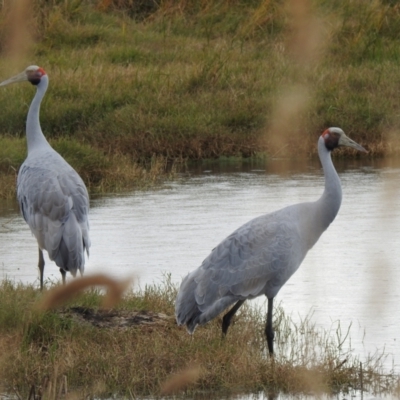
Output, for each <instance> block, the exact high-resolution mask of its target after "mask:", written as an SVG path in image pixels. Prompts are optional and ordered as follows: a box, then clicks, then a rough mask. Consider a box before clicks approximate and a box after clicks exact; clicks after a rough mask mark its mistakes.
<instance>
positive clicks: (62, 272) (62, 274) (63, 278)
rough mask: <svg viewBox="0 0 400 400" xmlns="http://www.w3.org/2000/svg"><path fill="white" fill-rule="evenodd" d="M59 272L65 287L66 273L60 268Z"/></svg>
mask: <svg viewBox="0 0 400 400" xmlns="http://www.w3.org/2000/svg"><path fill="white" fill-rule="evenodd" d="M60 272H61V277H62V281H63V285H65V276H66V275H67V271H64V270H63V269H62V268H60Z"/></svg>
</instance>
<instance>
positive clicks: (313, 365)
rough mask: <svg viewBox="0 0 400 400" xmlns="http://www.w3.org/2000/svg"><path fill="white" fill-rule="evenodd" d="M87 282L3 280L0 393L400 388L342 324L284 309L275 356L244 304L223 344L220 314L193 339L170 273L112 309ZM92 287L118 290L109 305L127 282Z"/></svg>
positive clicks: (279, 313) (255, 313)
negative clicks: (178, 312) (352, 344)
mask: <svg viewBox="0 0 400 400" xmlns="http://www.w3.org/2000/svg"><path fill="white" fill-rule="evenodd" d="M86 279H87V280H86V281H82V283H73V284H74V285H75V289H74V286H71V287H68V286H67V288H61V289H59V288H55V289H54V288H53V289H51V290H45V292H44V294H41V293H40V292H39V291H38V290H37V289H35V288H33V287H32V286H29V285H28V286H23V285H19V284H14V283H11V282H9V281H3V282H2V283H1V285H0V305H1V307H0V333H1V334H0V382H1V386H2V387H1V390H3V391H5V392H7V393H15V394H17V395H18V396H19V397H20V398H23V397H26V396H27V395H28V393H29V392H31V395H32V393H33V392H35V393H36V394H37V395H38V396H40V397H38V398H42V396H43V398H46V399H55V398H59V397H60V396H61V395H62V394H63V393H64V392H65V391H66V390H67V388H68V395H67V398H71V399H72V398H83V397H85V398H86V397H87V396H112V395H119V396H125V397H127V398H136V397H137V396H144V395H153V396H158V395H162V394H172V393H175V394H192V395H193V394H195V393H199V392H206V393H207V392H208V393H213V396H215V395H216V393H220V394H237V393H254V392H257V391H266V392H268V393H279V392H285V393H291V394H299V393H314V394H318V393H321V394H322V393H328V394H332V393H337V392H339V391H344V392H346V391H348V390H360V389H361V388H362V389H364V390H368V391H370V392H373V393H385V394H387V393H392V394H393V393H397V395H398V394H399V393H400V392H399V377H398V376H396V375H395V374H393V373H390V372H387V371H386V372H384V370H383V367H382V365H383V361H384V358H385V356H384V354H379V355H374V356H372V357H369V358H368V359H367V360H365V361H364V362H363V364H362V365H361V363H360V360H359V359H358V358H357V357H356V356H354V355H353V354H352V353H351V352H350V350H348V349H346V343H347V342H346V339H347V333H346V332H341V329H340V326H338V329H337V334H336V336H335V337H331V336H329V335H328V334H327V333H326V332H323V331H321V330H320V329H318V328H316V326H315V325H313V324H312V323H310V321H309V319H307V318H306V319H305V320H304V321H303V322H301V323H300V324H295V323H294V322H293V321H292V320H291V319H290V318H288V317H287V316H285V314H284V312H283V310H282V309H281V308H280V307H278V308H277V309H276V310H275V316H274V320H275V330H276V349H277V354H276V357H275V359H274V360H272V359H271V358H270V357H269V356H268V355H267V353H268V352H267V349H266V343H265V339H264V337H263V333H262V332H263V326H264V311H262V310H261V309H256V308H253V307H243V310H242V312H241V313H240V314H239V315H238V317H237V318H236V320H235V323H234V326H232V328H231V330H230V332H229V334H228V336H227V338H226V339H225V340H221V330H220V321H218V320H215V321H213V322H211V323H209V324H208V325H206V326H204V327H201V328H199V329H197V330H196V332H195V335H194V336H193V337H191V336H190V335H188V334H187V332H186V331H185V329H183V328H182V327H177V326H176V323H175V320H174V317H173V308H174V306H173V304H174V299H175V296H176V288H175V287H174V286H173V285H171V283H170V281H169V280H168V279H166V281H165V283H164V284H163V285H162V286H147V287H146V288H145V289H144V290H140V291H138V292H133V291H129V292H128V293H126V294H125V295H124V296H123V298H122V300H120V301H119V303H118V304H117V305H115V306H114V308H113V309H110V308H108V309H103V310H101V304H103V301H104V297H105V295H104V292H101V291H100V290H98V289H93V288H92V289H88V290H86V291H85V292H84V293H83V294H82V293H81V294H79V295H78V294H77V293H74V291H75V290H77V291H79V292H80V291H81V290H82V289H83V287H84V286H87V285H90V278H86ZM74 282H76V281H74ZM92 283H97V284H102V285H104V284H105V285H106V287H110V288H112V289H113V290H112V295H111V296H109V298H108V300H107V301H110V298H111V299H114V300H113V301H116V300H117V299H118V297H119V294H118V292H121V290H122V286H123V285H122V286H121V285H120V283H115V282H113V281H111V280H109V278H105V277H100V278H99V277H95V278H94V281H93V282H92ZM118 288H119V289H118ZM66 293H69V297H70V299H69V300H68V302H67V303H66V304H64V306H58V308H55V309H53V310H52V311H50V310H47V311H45V309H46V308H48V305H49V304H54V303H53V302H54V301H55V299H58V300H60V299H64V300H65V294H66ZM67 297H68V296H67ZM72 297H73V298H72ZM49 302H50V303H49ZM46 304H47V305H46ZM110 304H111V303H108V306H107V307H109V306H110ZM360 365H361V367H362V378H361V377H360V373H361V369H360Z"/></svg>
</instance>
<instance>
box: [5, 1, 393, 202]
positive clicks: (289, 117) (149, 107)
mask: <svg viewBox="0 0 400 400" xmlns="http://www.w3.org/2000/svg"><path fill="white" fill-rule="evenodd" d="M399 14H400V7H399V6H398V4H397V2H392V1H389V0H382V1H374V2H365V1H362V0H355V1H345V2H343V1H336V0H335V1H324V0H314V1H312V0H286V1H283V0H234V1H228V0H222V1H217V2H216V1H212V0H204V1H201V2H198V1H197V0H185V1H183V0H162V1H160V2H156V1H152V0H138V1H132V0H91V1H83V0H50V1H49V0H35V1H34V4H33V5H32V2H28V1H27V0H18V1H3V2H2V3H1V8H0V51H1V54H2V57H1V60H0V68H1V76H2V77H3V78H4V79H6V78H8V77H9V76H12V75H14V74H16V73H18V72H20V71H21V70H22V69H23V68H25V67H26V66H27V65H29V64H39V65H41V66H43V67H44V68H45V69H46V71H47V72H48V74H49V76H50V88H49V91H48V93H47V96H46V98H45V99H44V101H43V104H42V111H41V121H42V127H43V131H44V132H45V134H46V136H47V137H48V138H49V140H50V142H51V143H52V145H53V146H54V147H55V148H56V149H57V150H59V151H60V152H61V154H62V155H65V156H66V158H67V159H68V161H70V162H71V163H72V164H73V165H74V166H75V167H76V168H77V170H78V171H79V173H80V174H82V175H83V177H84V179H85V181H86V183H87V184H88V186H89V187H90V190H91V191H92V192H93V191H109V190H115V189H121V188H131V187H135V186H137V185H141V184H143V183H146V182H153V181H154V178H155V176H160V175H161V176H162V175H163V173H164V172H165V168H166V167H169V166H171V163H174V161H176V160H191V159H204V158H218V157H220V156H224V157H230V156H236V157H250V156H257V155H258V154H270V155H274V154H277V153H279V154H280V156H283V155H286V156H289V155H290V156H293V155H296V156H306V155H310V154H314V153H315V146H314V143H315V139H316V137H317V135H318V134H319V133H320V132H321V130H322V129H324V128H326V127H327V126H340V127H342V128H343V129H344V130H345V131H346V132H347V133H348V134H349V135H350V136H351V137H353V138H354V139H355V140H357V141H359V142H361V143H362V144H363V145H364V146H365V147H367V148H368V149H369V150H370V155H371V156H375V155H376V156H378V155H379V156H381V155H387V154H397V153H398V152H399V148H400V147H399V144H398V138H399V134H398V131H399V127H400V120H399V113H398V110H399V102H398V101H397V99H398V98H399V96H398V92H399V90H398V89H399V86H400V76H399V74H398V70H397V69H398V68H397V67H398V62H399V59H400V48H399V46H398V39H399V36H400V22H399V21H400V18H399ZM28 85H29V84H28V83H27V84H25V85H23V84H19V85H15V86H7V87H6V88H1V90H0V107H1V110H2V112H1V113H0V126H1V132H0V172H1V175H0V176H1V182H2V185H0V186H1V187H2V190H1V192H0V196H1V197H9V196H13V195H14V190H15V189H14V184H11V183H12V182H13V181H14V177H15V172H16V171H17V170H18V168H19V165H20V164H21V162H22V160H23V159H24V157H25V151H26V150H25V144H24V143H25V142H24V123H25V118H26V113H27V108H28V105H29V103H30V101H31V98H32V96H33V94H34V88H33V87H29V86H28ZM351 154H353V153H351ZM154 159H156V160H158V162H157V167H156V168H155V169H152V168H151V166H152V165H154V162H153V163H151V161H150V160H154ZM160 164H161V167H160ZM149 171H152V172H150V173H149ZM167 171H168V173H170V170H169V169H168V168H167ZM149 178H150V179H149Z"/></svg>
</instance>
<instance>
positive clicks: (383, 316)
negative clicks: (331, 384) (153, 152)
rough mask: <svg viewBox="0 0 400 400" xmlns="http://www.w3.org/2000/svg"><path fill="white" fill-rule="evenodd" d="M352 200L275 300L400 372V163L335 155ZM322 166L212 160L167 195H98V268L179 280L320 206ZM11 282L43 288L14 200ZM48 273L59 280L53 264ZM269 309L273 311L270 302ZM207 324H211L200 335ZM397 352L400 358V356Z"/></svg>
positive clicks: (6, 209) (4, 242) (7, 241)
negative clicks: (302, 210) (296, 212)
mask: <svg viewBox="0 0 400 400" xmlns="http://www.w3.org/2000/svg"><path fill="white" fill-rule="evenodd" d="M335 165H336V166H337V170H338V172H339V174H340V177H341V181H342V189H343V202H342V206H341V209H340V211H339V214H338V216H337V217H336V219H335V221H334V222H333V223H332V225H331V226H330V227H329V229H328V230H327V231H326V232H325V233H324V234H323V236H322V237H321V239H320V240H319V242H318V243H317V244H316V245H315V246H314V248H313V249H312V250H311V251H310V252H309V254H308V255H307V257H306V259H305V260H304V262H303V264H302V265H301V267H300V269H299V270H298V271H297V272H296V273H295V275H293V276H292V278H291V279H290V280H289V282H287V284H286V285H285V286H284V287H283V288H282V289H281V291H280V292H279V294H278V296H277V297H276V304H278V303H279V302H281V305H282V306H283V308H284V310H285V312H286V313H288V314H291V315H292V317H293V319H294V320H297V321H300V320H302V319H304V318H305V317H306V316H308V315H310V314H312V317H311V318H312V320H313V321H315V323H316V324H317V325H318V326H321V327H323V328H324V329H326V330H331V332H332V335H335V331H336V329H337V327H338V321H340V327H341V329H342V331H346V330H347V328H348V327H349V326H350V325H351V330H350V335H351V347H352V348H353V349H354V350H353V352H354V354H357V355H360V357H361V359H363V358H364V357H367V356H368V354H373V353H375V352H377V351H378V352H379V351H382V350H383V349H384V350H385V353H386V354H389V355H390V357H389V358H388V359H387V360H386V364H385V366H386V367H387V368H388V369H391V368H392V367H393V366H394V368H395V369H396V370H399V365H400V345H399V342H400V311H399V304H400V290H399V286H400V268H399V267H398V263H399V261H400V246H399V244H400V200H399V191H400V165H397V164H396V163H395V162H388V163H384V162H376V161H375V162H373V161H371V160H367V159H363V160H361V161H358V162H357V161H349V162H344V161H340V160H335ZM323 183H324V181H323V176H322V172H321V169H320V166H319V163H318V162H310V161H307V160H306V161H302V162H291V163H288V162H286V161H285V160H275V161H271V162H269V163H268V164H266V165H254V164H250V163H249V164H240V165H239V164H236V165H234V166H233V167H232V166H229V168H228V167H227V166H221V164H212V163H211V164H207V165H204V164H203V165H202V166H199V167H196V168H193V169H192V170H191V172H190V173H187V174H184V175H182V176H180V177H179V178H178V179H177V180H175V181H173V182H170V183H167V184H165V185H164V186H163V187H161V188H159V189H158V190H149V191H144V192H135V193H132V194H129V195H110V196H105V197H101V198H97V199H93V200H92V208H91V214H90V224H91V240H92V247H91V249H90V250H91V254H90V259H89V261H88V262H87V265H86V271H87V273H88V274H89V273H95V272H107V273H109V274H110V275H112V276H114V277H125V276H131V275H135V277H136V283H137V284H140V285H141V286H143V285H145V284H147V283H153V282H155V283H159V282H162V281H163V280H164V275H165V274H171V279H172V281H173V282H180V281H181V279H182V277H184V276H185V275H186V274H187V273H188V272H189V271H191V270H193V269H194V268H196V267H197V266H199V265H200V264H201V262H202V260H203V259H204V258H205V257H206V256H207V255H208V254H209V252H210V251H211V250H212V248H213V247H215V245H216V244H218V243H219V242H220V241H221V240H222V239H224V238H225V237H226V236H227V235H229V234H230V233H231V232H232V231H233V230H235V229H236V228H237V227H239V226H240V225H241V224H243V223H245V222H247V221H248V220H250V219H251V218H253V217H256V216H258V215H260V214H263V213H266V212H270V211H273V210H276V209H278V208H281V207H283V206H286V205H290V204H294V203H297V202H302V201H310V200H315V199H316V198H318V196H319V195H320V194H321V192H322V189H323ZM0 244H1V253H0V277H3V278H4V277H8V278H10V279H15V280H16V281H23V282H29V283H32V282H36V284H38V272H37V268H36V265H37V246H36V241H35V239H34V238H33V237H32V235H31V233H30V231H29V228H28V227H27V225H26V224H25V222H24V221H23V219H22V217H21V216H20V215H19V212H18V208H17V205H16V204H15V203H14V202H9V203H4V202H3V203H1V204H0ZM45 278H46V279H48V280H52V281H56V280H59V279H60V274H59V272H58V269H57V268H56V266H55V265H54V264H53V263H51V262H49V261H48V262H47V264H46V267H45ZM259 303H261V304H264V301H263V299H261V300H260V301H259ZM199 329H201V328H199ZM392 356H393V358H392Z"/></svg>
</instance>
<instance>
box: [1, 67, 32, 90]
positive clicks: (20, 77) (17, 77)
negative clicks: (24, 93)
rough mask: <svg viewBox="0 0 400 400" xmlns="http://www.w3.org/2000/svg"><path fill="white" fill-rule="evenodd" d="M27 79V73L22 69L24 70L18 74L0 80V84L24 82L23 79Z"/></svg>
mask: <svg viewBox="0 0 400 400" xmlns="http://www.w3.org/2000/svg"><path fill="white" fill-rule="evenodd" d="M27 80H28V75H27V74H26V72H25V71H24V72H21V73H20V74H18V75H15V76H13V77H12V78H10V79H7V80H6V81H4V82H1V83H0V86H6V85H9V84H10V83H17V82H25V81H27Z"/></svg>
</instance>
